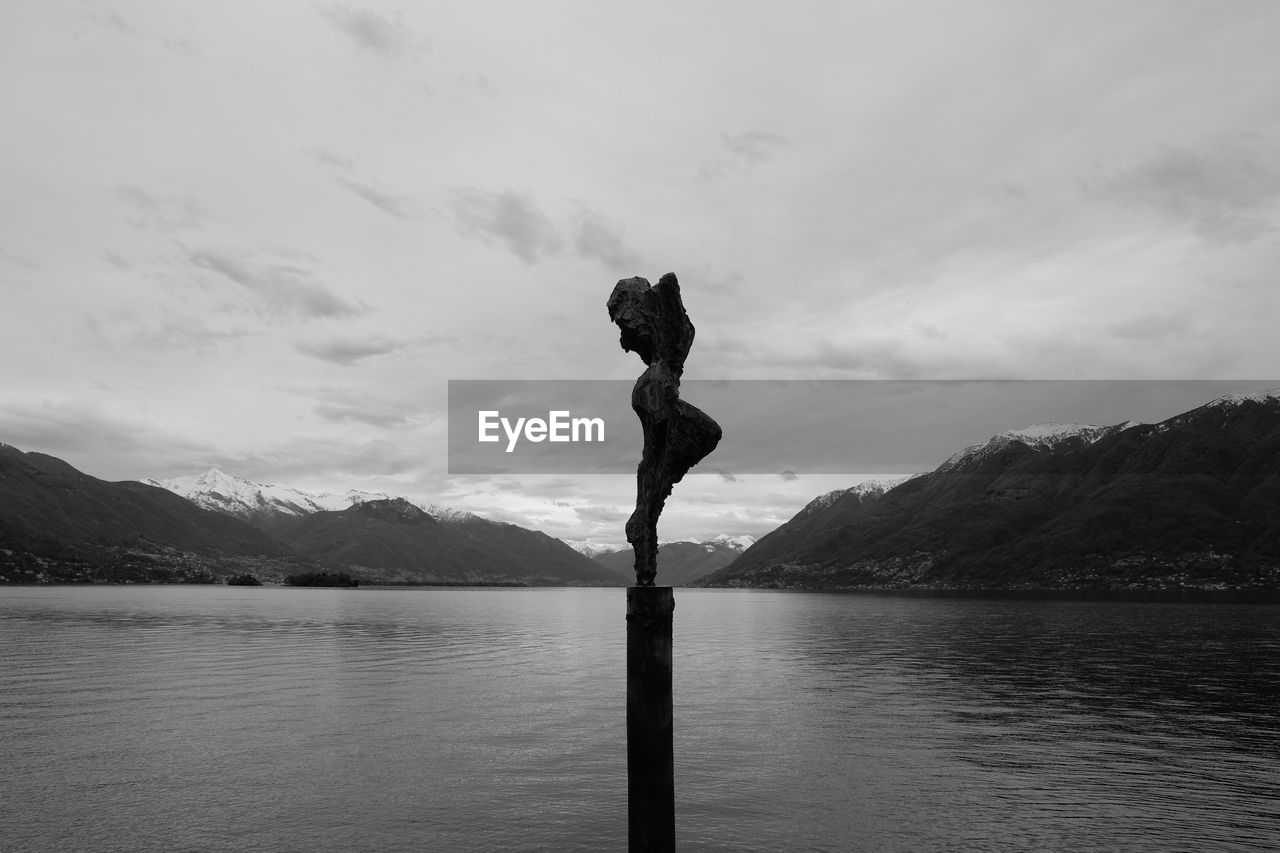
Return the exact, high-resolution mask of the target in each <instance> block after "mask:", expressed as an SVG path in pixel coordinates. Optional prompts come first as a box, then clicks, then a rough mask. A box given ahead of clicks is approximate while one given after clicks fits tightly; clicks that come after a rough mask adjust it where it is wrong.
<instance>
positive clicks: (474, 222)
mask: <svg viewBox="0 0 1280 853" xmlns="http://www.w3.org/2000/svg"><path fill="white" fill-rule="evenodd" d="M450 206H451V208H452V210H453V215H454V217H455V218H456V219H457V222H458V225H459V226H460V227H461V228H462V231H463V233H465V234H467V235H468V236H471V237H476V238H478V239H480V240H483V241H484V242H486V243H497V244H499V245H501V246H502V247H504V248H505V249H507V250H508V251H510V252H511V253H512V254H513V255H515V256H516V257H517V258H519V259H520V260H522V261H524V262H525V263H527V264H536V263H537V262H538V261H540V260H541V259H542V258H544V257H545V256H547V255H552V254H555V253H556V252H558V251H560V248H561V245H562V244H563V241H562V240H561V237H560V234H559V232H557V230H556V227H555V225H553V224H552V222H551V220H550V219H549V218H548V217H547V215H546V214H545V213H543V212H542V210H540V209H539V208H538V206H537V204H536V203H535V202H534V201H533V199H531V198H529V197H528V196H527V195H525V194H523V193H518V192H516V191H515V190H505V191H503V192H500V193H497V192H488V191H485V190H480V189H476V188H474V187H461V188H458V189H455V190H454V192H453V198H452V200H451V204H450Z"/></svg>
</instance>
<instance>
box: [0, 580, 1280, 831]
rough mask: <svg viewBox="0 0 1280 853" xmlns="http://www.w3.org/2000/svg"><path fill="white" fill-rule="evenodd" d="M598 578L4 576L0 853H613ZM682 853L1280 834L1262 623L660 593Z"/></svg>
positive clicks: (1073, 609)
mask: <svg viewBox="0 0 1280 853" xmlns="http://www.w3.org/2000/svg"><path fill="white" fill-rule="evenodd" d="M625 607H626V605H625V592H624V590H622V589H483V590H479V589H433V590H403V589H400V590H373V589H359V590H323V589H280V588H229V587H198V586H166V587H141V586H138V587H102V586H95V587H0V847H3V848H4V849H6V850H14V851H54V850H57V851H63V850H85V851H115V850H119V851H131V852H132V851H166V852H167V851H186V850H190V851H293V850H296V851H354V850H367V851H410V850H412V851H424V850H430V851H434V850H439V851H500V850H522V851H523V850H527V851H558V852H559V851H607V850H625V849H626V838H627V828H626V748H625V737H626V731H625V671H624V666H625V662H624V661H625V656H624V652H625ZM674 632H675V676H674V679H675V684H674V688H675V753H676V755H675V760H676V833H677V842H678V847H679V849H680V850H681V851H801V850H804V851H943V850H946V851H969V850H972V851H980V850H993V851H996V850H999V851H1030V850H1046V851H1049V850H1052V851H1057V850H1066V851H1161V852H1162V853H1163V851H1171V850H1179V851H1200V850H1203V851H1245V850H1257V851H1260V850H1274V849H1277V848H1280V607H1277V606H1275V605H1240V604H1234V605H1231V604H1169V603H1150V602H1147V603H1143V602H1126V603H1116V602H1111V603H1107V602H1079V601H1075V602H1070V601H1025V600H1023V601H1017V600H991V599H945V598H911V597H894V596H880V595H831V594H814V593H785V592H766V591H759V592H753V591H739V590H690V589H678V590H676V611H675V628H674Z"/></svg>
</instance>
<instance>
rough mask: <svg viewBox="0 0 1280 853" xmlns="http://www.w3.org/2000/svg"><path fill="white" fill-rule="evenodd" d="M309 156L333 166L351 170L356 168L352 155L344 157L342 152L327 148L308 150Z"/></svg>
mask: <svg viewBox="0 0 1280 853" xmlns="http://www.w3.org/2000/svg"><path fill="white" fill-rule="evenodd" d="M307 156H309V157H311V158H312V159H313V160H316V161H317V162H319V163H323V164H324V165H326V166H333V167H335V168H338V169H344V170H346V171H348V172H349V171H351V170H352V169H354V168H355V165H356V164H355V161H354V160H352V159H351V158H350V157H344V156H342V155H341V154H335V153H334V152H332V151H329V150H328V149H326V148H315V149H312V150H311V151H308V152H307Z"/></svg>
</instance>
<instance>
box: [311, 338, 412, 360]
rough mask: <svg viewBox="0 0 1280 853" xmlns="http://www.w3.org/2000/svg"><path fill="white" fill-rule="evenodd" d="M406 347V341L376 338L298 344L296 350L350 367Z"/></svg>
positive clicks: (339, 339)
mask: <svg viewBox="0 0 1280 853" xmlns="http://www.w3.org/2000/svg"><path fill="white" fill-rule="evenodd" d="M405 346H406V343H405V342H404V341H398V340H394V339H392V338H386V337H381V336H374V337H367V338H338V339H334V340H328V341H307V342H303V343H299V344H297V345H296V346H295V347H294V349H296V350H297V351H298V352H300V353H302V354H303V355H306V356H310V357H311V358H318V359H320V360H321V361H328V362H331V363H333V364H341V365H344V366H349V365H352V364H355V363H356V362H358V361H363V360H364V359H366V358H372V357H373V356H379V355H387V354H389V353H393V352H396V351H398V350H401V349H404V348H405Z"/></svg>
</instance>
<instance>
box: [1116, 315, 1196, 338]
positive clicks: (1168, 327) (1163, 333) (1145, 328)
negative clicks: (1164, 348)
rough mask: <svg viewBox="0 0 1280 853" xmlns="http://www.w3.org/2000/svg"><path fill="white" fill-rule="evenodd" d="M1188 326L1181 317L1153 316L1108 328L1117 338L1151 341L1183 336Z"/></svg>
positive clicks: (1138, 318)
mask: <svg viewBox="0 0 1280 853" xmlns="http://www.w3.org/2000/svg"><path fill="white" fill-rule="evenodd" d="M1187 328H1188V324H1187V321H1186V319H1185V318H1182V317H1158V316H1155V315H1153V314H1151V315H1147V316H1145V317H1136V318H1134V319H1132V320H1127V321H1125V322H1123V323H1116V324H1114V325H1112V326H1111V327H1110V332H1111V334H1113V335H1115V336H1116V337H1118V338H1127V339H1130V340H1137V341H1153V340H1159V339H1161V338H1167V337H1170V336H1175V335H1179V336H1180V335H1184V334H1186V332H1187Z"/></svg>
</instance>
